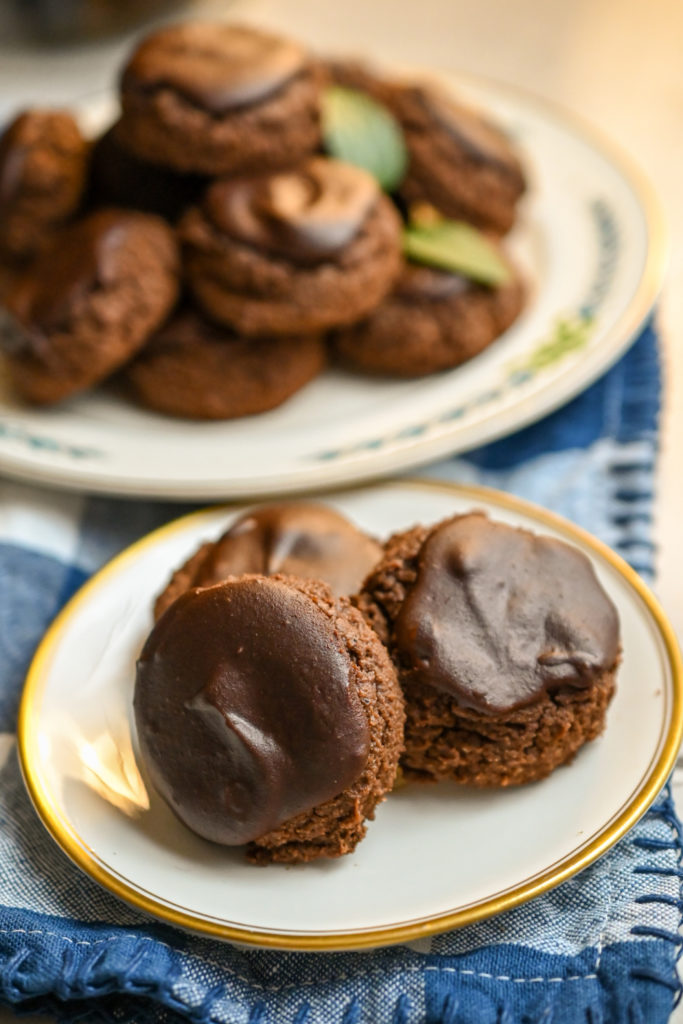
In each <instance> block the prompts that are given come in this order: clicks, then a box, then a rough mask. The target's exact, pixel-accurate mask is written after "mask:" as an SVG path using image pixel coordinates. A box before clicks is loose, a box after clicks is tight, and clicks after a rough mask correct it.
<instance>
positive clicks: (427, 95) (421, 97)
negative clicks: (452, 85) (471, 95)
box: [413, 86, 523, 187]
mask: <svg viewBox="0 0 683 1024" xmlns="http://www.w3.org/2000/svg"><path fill="white" fill-rule="evenodd" d="M413 94H414V96H415V97H416V99H417V100H418V102H419V103H420V105H421V106H422V107H423V109H424V110H425V111H426V112H427V113H428V114H429V116H430V117H432V118H434V120H435V121H436V122H437V124H438V125H439V127H440V128H442V129H444V130H445V131H446V132H448V134H449V135H450V136H451V138H452V139H453V140H454V142H456V143H457V145H458V146H459V147H460V148H461V149H462V150H464V152H465V153H466V154H467V156H468V157H469V159H470V160H473V161H475V162H476V163H478V164H490V165H491V166H493V167H496V168H497V169H498V170H500V171H502V172H503V173H506V174H509V175H511V176H514V177H515V178H519V179H520V187H522V185H523V179H522V172H521V168H520V166H519V161H518V160H517V157H516V156H515V154H514V153H513V151H512V148H511V146H510V143H509V141H508V139H507V138H506V136H505V135H504V134H503V132H501V131H500V129H498V128H497V127H496V126H495V125H493V124H490V123H489V122H488V121H486V120H485V119H484V118H483V117H482V116H481V115H480V114H479V113H477V111H475V110H472V109H471V108H469V107H465V106H462V105H461V104H460V103H458V102H456V101H455V100H454V99H452V98H451V97H450V96H447V95H446V94H445V93H443V92H441V91H440V90H439V89H436V88H434V89H424V88H421V87H419V86H417V87H415V88H414V89H413Z"/></svg>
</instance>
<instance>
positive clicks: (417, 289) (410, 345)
mask: <svg viewBox="0 0 683 1024" xmlns="http://www.w3.org/2000/svg"><path fill="white" fill-rule="evenodd" d="M523 303H524V288H523V285H522V283H521V281H520V279H519V277H518V276H517V275H516V274H514V272H513V274H512V276H511V279H510V281H508V282H507V283H505V284H502V285H500V286H498V287H495V288H489V287H487V286H486V285H481V284H477V283H476V282H474V281H471V280H468V279H467V278H465V277H462V276H461V275H460V274H452V273H448V272H447V271H443V270H436V269H435V268H432V267H426V266H418V265H417V264H413V263H406V264H405V265H404V267H403V271H402V273H401V276H400V278H399V279H398V282H397V283H396V285H395V287H394V290H393V291H392V292H391V293H390V294H389V295H388V296H387V297H386V299H384V301H383V302H382V303H380V305H379V306H378V307H377V309H376V310H375V311H374V312H373V313H371V314H370V316H369V317H368V318H367V319H366V320H362V321H361V322H360V323H357V324H353V325H352V326H350V327H346V328H344V329H342V330H339V331H337V332H335V333H334V335H333V336H332V347H333V350H334V352H335V353H336V355H337V357H338V358H339V360H340V362H342V363H343V364H344V365H346V366H348V367H350V368H351V369H353V370H360V371H361V372H364V373H374V374H390V375H392V376H396V377H421V376H424V375H425V374H428V373H436V372H437V371H439V370H446V369H449V368H450V367H453V366H458V365H459V364H460V363H463V362H465V361H466V360H467V359H471V358H472V356H475V355H477V354H478V353H479V352H481V351H483V349H485V348H486V347H487V346H488V345H490V344H491V342H492V341H494V340H495V339H496V338H497V337H499V335H501V334H502V333H503V331H505V330H506V329H507V328H508V327H509V326H510V325H511V324H512V322H513V321H514V320H515V319H516V317H517V316H518V315H519V313H520V310H521V309H522V306H523Z"/></svg>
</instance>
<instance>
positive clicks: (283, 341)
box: [126, 308, 326, 420]
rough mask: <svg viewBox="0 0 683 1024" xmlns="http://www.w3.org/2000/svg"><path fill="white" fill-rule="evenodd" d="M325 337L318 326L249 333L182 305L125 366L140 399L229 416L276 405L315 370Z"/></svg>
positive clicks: (177, 411)
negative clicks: (291, 332)
mask: <svg viewBox="0 0 683 1024" xmlns="http://www.w3.org/2000/svg"><path fill="white" fill-rule="evenodd" d="M325 359H326V352H325V345H324V344H323V342H322V340H321V338H320V337H319V336H318V335H315V334H308V335H302V336H300V337H288V336H282V337H273V338H245V337H242V336H240V335H239V334H236V333H235V332H234V331H232V330H230V328H227V327H220V326H218V325H216V324H212V323H211V322H209V321H208V320H206V319H205V318H204V317H203V316H201V314H200V313H198V312H197V311H195V310H193V309H191V308H185V309H182V310H181V311H180V312H178V313H177V314H176V315H175V316H174V317H172V319H171V320H169V322H168V323H167V324H165V325H164V326H163V327H162V328H161V330H160V331H159V332H158V333H157V334H155V335H154V337H153V338H152V339H151V340H150V341H149V342H148V343H147V344H146V345H145V347H144V349H143V350H142V352H141V353H140V355H139V356H138V357H137V359H135V360H134V361H133V362H132V363H131V364H130V366H129V367H127V369H126V376H127V379H128V381H129V383H130V384H131V386H132V389H133V393H134V395H135V398H136V399H137V401H139V402H140V403H142V405H145V406H147V407H148V408H150V409H155V410H156V411H157V412H162V413H166V414H167V415H169V416H185V417H187V418H190V419H203V420H225V419H234V418H235V417H237V416H251V415H253V414H255V413H259V412H266V411H267V410H268V409H274V408H275V407H276V406H278V405H281V404H282V403H283V402H284V401H286V400H287V399H288V398H290V397H291V396H292V395H293V394H294V393H295V392H296V391H299V390H300V389H301V388H302V387H303V386H304V385H305V384H307V383H308V382H309V381H310V380H312V379H313V378H314V377H316V376H317V375H318V374H319V373H320V371H321V370H322V369H323V367H324V365H325Z"/></svg>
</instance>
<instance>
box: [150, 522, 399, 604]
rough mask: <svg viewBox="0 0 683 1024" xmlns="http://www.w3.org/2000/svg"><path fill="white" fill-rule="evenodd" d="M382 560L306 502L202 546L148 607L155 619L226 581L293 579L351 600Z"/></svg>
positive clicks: (374, 546) (351, 530)
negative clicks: (194, 592)
mask: <svg viewBox="0 0 683 1024" xmlns="http://www.w3.org/2000/svg"><path fill="white" fill-rule="evenodd" d="M381 554H382V546H381V545H380V544H379V543H378V542H377V541H376V540H374V539H373V538H372V537H369V536H368V535H367V534H366V533H363V531H362V530H359V529H358V527H357V526H354V525H353V523H350V522H349V520H348V519H346V518H345V517H344V516H343V515H341V513H339V512H335V510H334V509H332V508H329V507H328V506H327V505H319V504H316V503H312V502H286V503H283V504H277V505H264V506H262V507H261V508H255V509H251V510H250V511H249V512H245V513H244V515H242V516H240V517H239V519H236V520H235V522H234V523H233V524H232V526H231V527H230V528H229V529H228V530H227V531H226V532H225V533H224V534H223V535H222V536H221V537H219V538H218V540H217V541H207V542H206V543H205V544H202V545H201V547H200V548H199V549H198V550H197V551H196V552H195V553H194V554H193V555H192V556H191V557H190V558H189V559H188V560H187V561H186V562H185V564H184V565H182V566H181V567H180V568H179V569H178V570H177V571H176V572H174V573H173V576H172V577H171V579H170V581H169V583H168V585H167V587H166V588H165V590H164V591H163V592H162V593H161V594H160V595H159V597H158V598H157V600H156V603H155V605H154V616H155V618H159V616H161V615H163V613H164V612H165V611H166V609H167V608H168V607H170V605H172V604H173V602H174V601H175V600H176V598H177V597H179V596H180V595H181V594H184V593H185V592H186V591H187V590H190V589H191V588H192V587H210V586H213V584H214V583H220V582H221V581H222V580H226V579H227V578H228V577H229V576H242V575H244V574H245V573H258V574H259V575H261V576H274V575H277V574H280V575H283V576H297V577H299V578H300V579H318V580H323V582H324V583H326V584H327V585H328V586H329V587H330V589H331V590H332V593H333V594H334V596H335V597H342V596H346V595H348V594H355V593H356V591H358V590H359V589H360V587H361V585H362V583H363V580H364V579H365V577H366V576H367V575H368V573H369V572H370V570H371V569H372V567H373V566H374V565H375V563H376V562H377V561H378V560H379V557H380V555H381Z"/></svg>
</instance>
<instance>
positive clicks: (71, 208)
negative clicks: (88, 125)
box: [0, 110, 89, 260]
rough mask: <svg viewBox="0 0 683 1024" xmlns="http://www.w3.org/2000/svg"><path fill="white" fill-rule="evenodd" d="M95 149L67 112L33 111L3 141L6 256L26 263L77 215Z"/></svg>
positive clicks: (0, 218) (0, 196)
mask: <svg viewBox="0 0 683 1024" xmlns="http://www.w3.org/2000/svg"><path fill="white" fill-rule="evenodd" d="M88 151H89V146H88V143H87V142H86V141H85V139H84V138H83V136H82V135H81V132H80V130H79V128H78V125H77V124H76V121H75V120H74V118H73V117H72V116H71V114H68V113H67V112H66V111H63V110H27V111H25V112H24V113H23V114H20V115H19V116H18V117H16V118H15V119H14V121H12V123H11V124H10V125H9V126H8V127H7V128H6V129H5V131H4V132H3V134H2V137H0V254H2V255H3V256H4V258H5V259H7V258H10V259H19V260H25V259H28V258H30V257H32V256H34V255H35V254H36V253H37V252H38V251H39V250H41V249H43V248H44V247H45V245H46V243H47V242H48V241H49V240H50V238H51V237H52V235H53V234H54V232H55V231H56V230H57V228H59V227H60V226H61V225H62V224H63V223H64V222H65V221H66V220H67V219H68V218H69V217H71V216H72V214H73V213H74V212H75V211H76V209H77V207H78V205H79V203H80V201H81V198H82V195H83V190H84V186H85V180H86V173H87V165H88Z"/></svg>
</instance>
